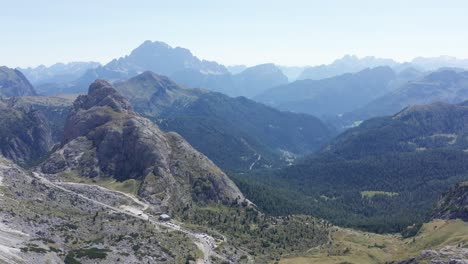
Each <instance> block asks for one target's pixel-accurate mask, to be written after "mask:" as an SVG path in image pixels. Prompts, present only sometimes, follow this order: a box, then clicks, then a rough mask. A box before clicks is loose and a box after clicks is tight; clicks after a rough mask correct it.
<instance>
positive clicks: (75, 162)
mask: <svg viewBox="0 0 468 264" xmlns="http://www.w3.org/2000/svg"><path fill="white" fill-rule="evenodd" d="M41 169H42V171H43V172H45V173H49V174H57V173H62V172H65V171H67V172H74V173H76V174H77V175H79V176H85V177H91V178H94V177H99V178H106V177H111V178H114V179H116V180H118V181H125V180H128V179H135V180H138V181H141V186H140V189H139V191H138V192H139V195H140V196H144V197H145V198H146V199H148V200H150V201H152V202H153V203H157V204H162V205H164V206H170V207H174V206H178V205H183V204H185V203H188V202H190V201H192V200H193V201H195V202H199V203H211V202H223V203H230V202H234V201H235V200H236V199H238V200H240V199H243V196H242V194H241V192H240V191H239V190H238V188H237V187H236V186H235V184H234V183H233V182H232V181H231V180H230V179H229V178H228V177H227V176H226V175H225V174H224V173H223V172H222V171H221V170H220V169H219V168H218V167H216V166H215V165H214V164H213V163H212V162H211V161H210V160H209V159H208V158H206V157H205V156H204V155H202V154H200V153H199V152H197V151H196V150H195V149H193V148H192V147H191V146H190V145H189V144H188V143H187V142H186V141H185V140H184V139H182V138H181V137H180V136H179V135H177V134H175V133H164V132H162V131H161V130H160V129H159V128H158V127H157V126H156V125H154V124H153V123H152V122H151V121H149V120H147V119H145V118H143V117H141V116H139V115H138V114H137V113H135V112H134V111H133V110H132V108H131V107H130V105H129V103H128V101H127V100H126V99H125V98H123V97H122V96H121V95H120V94H118V93H117V92H116V91H115V90H114V88H112V86H111V85H110V84H108V83H107V82H105V81H101V80H98V81H96V82H94V83H93V84H92V85H91V86H90V88H89V93H88V95H83V96H80V97H78V98H77V100H76V101H75V103H74V106H73V110H72V111H71V114H70V116H69V118H68V120H67V122H66V125H65V132H64V138H63V140H62V144H61V147H60V149H58V150H57V151H55V152H54V153H53V154H52V155H51V156H50V157H49V158H48V159H47V160H46V161H45V162H44V163H43V164H42V166H41Z"/></svg>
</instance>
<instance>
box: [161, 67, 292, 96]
mask: <svg viewBox="0 0 468 264" xmlns="http://www.w3.org/2000/svg"><path fill="white" fill-rule="evenodd" d="M170 77H171V78H172V79H173V80H175V81H177V82H178V83H181V84H183V85H186V86H188V87H192V88H206V89H209V90H212V91H216V92H221V93H224V94H227V95H229V96H245V97H248V98H250V97H253V96H255V95H258V94H260V93H261V92H263V91H265V90H267V89H268V88H271V87H274V86H278V85H282V84H286V83H288V78H287V77H286V76H285V75H284V74H283V73H282V71H281V70H280V69H279V68H278V67H277V66H275V65H274V64H261V65H257V66H253V67H249V68H246V69H245V70H243V71H241V72H240V73H237V74H218V75H213V74H203V73H200V72H196V71H193V70H186V71H180V72H177V73H174V74H172V75H170Z"/></svg>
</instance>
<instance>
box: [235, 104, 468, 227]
mask: <svg viewBox="0 0 468 264" xmlns="http://www.w3.org/2000/svg"><path fill="white" fill-rule="evenodd" d="M467 110H468V108H467V106H466V102H465V103H462V104H458V105H450V104H443V103H437V104H431V105H422V106H414V107H411V108H408V109H406V110H404V111H402V112H401V113H399V114H397V115H394V116H392V117H384V118H378V119H371V120H369V121H365V122H364V123H362V124H361V125H360V126H358V127H356V128H354V129H350V130H348V131H346V132H344V133H343V134H341V135H340V136H338V137H337V138H336V139H335V140H333V141H332V142H331V143H329V144H328V145H327V146H325V147H324V149H323V150H322V151H320V152H319V153H318V154H316V155H314V156H311V157H309V158H308V159H306V160H304V161H303V162H301V163H299V164H297V165H293V166H291V167H289V168H285V169H283V170H282V171H279V172H278V171H269V172H264V173H259V174H258V175H250V176H245V175H238V176H236V177H235V178H236V182H237V183H238V185H239V186H240V187H241V190H242V191H243V192H244V193H245V194H246V195H247V196H249V197H250V198H251V199H252V201H253V202H254V203H256V204H257V205H258V206H259V207H261V208H264V209H265V210H267V211H269V212H272V213H279V214H284V213H292V212H298V211H300V212H308V213H310V214H312V215H315V216H320V217H324V218H327V219H329V220H331V221H332V222H335V223H337V224H340V225H346V226H353V227H358V228H364V229H367V230H372V231H376V232H389V231H403V230H405V228H406V226H409V225H411V224H413V223H421V222H423V221H424V220H425V219H428V217H429V215H430V210H431V208H432V205H433V203H434V202H435V201H436V199H437V197H438V195H439V194H441V193H442V192H444V191H446V190H447V189H448V188H449V187H450V186H452V185H454V184H455V183H457V182H460V181H466V180H467V179H468V166H467V162H468V154H467V153H466V149H467V143H466V133H467V124H468V119H467V116H468V113H467ZM262 185H263V186H262ZM272 193H274V195H273V194H272ZM286 197H287V198H288V199H286ZM281 198H284V199H281ZM283 200H286V201H283Z"/></svg>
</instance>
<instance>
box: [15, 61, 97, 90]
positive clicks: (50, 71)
mask: <svg viewBox="0 0 468 264" xmlns="http://www.w3.org/2000/svg"><path fill="white" fill-rule="evenodd" d="M99 66H100V64H99V63H98V62H70V63H56V64H53V65H51V66H49V67H47V66H44V65H40V66H37V67H28V68H18V70H20V71H21V72H22V73H24V75H25V76H26V77H27V78H28V80H29V81H30V82H31V83H32V84H34V85H35V86H37V85H45V84H48V83H49V84H54V83H65V82H71V81H74V80H76V79H77V78H79V77H81V76H82V75H83V74H84V73H85V72H86V71H87V70H89V69H93V68H97V67H99ZM38 93H39V94H41V93H42V91H41V90H38Z"/></svg>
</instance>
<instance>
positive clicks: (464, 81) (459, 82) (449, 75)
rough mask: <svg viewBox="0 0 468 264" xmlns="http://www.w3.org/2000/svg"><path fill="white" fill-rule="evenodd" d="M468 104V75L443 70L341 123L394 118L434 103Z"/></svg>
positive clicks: (382, 99) (411, 84)
mask: <svg viewBox="0 0 468 264" xmlns="http://www.w3.org/2000/svg"><path fill="white" fill-rule="evenodd" d="M465 100H468V72H467V71H456V70H453V69H443V70H439V71H436V72H432V73H429V74H427V75H425V76H422V77H420V78H416V79H414V80H411V81H408V82H406V83H403V84H402V85H401V86H400V87H398V88H397V89H394V90H392V91H389V92H388V93H387V94H385V95H382V96H381V97H378V98H375V99H374V100H372V101H370V102H369V103H368V104H367V105H365V106H363V107H361V108H359V109H355V110H354V111H351V112H350V113H346V114H344V115H343V116H342V117H341V122H343V123H347V124H348V125H349V124H351V123H353V122H355V121H359V120H365V119H369V118H372V117H377V116H385V115H392V114H395V113H397V112H398V111H401V110H402V109H404V108H405V107H408V106H411V105H416V104H429V103H433V102H446V103H460V102H463V101H465Z"/></svg>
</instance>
